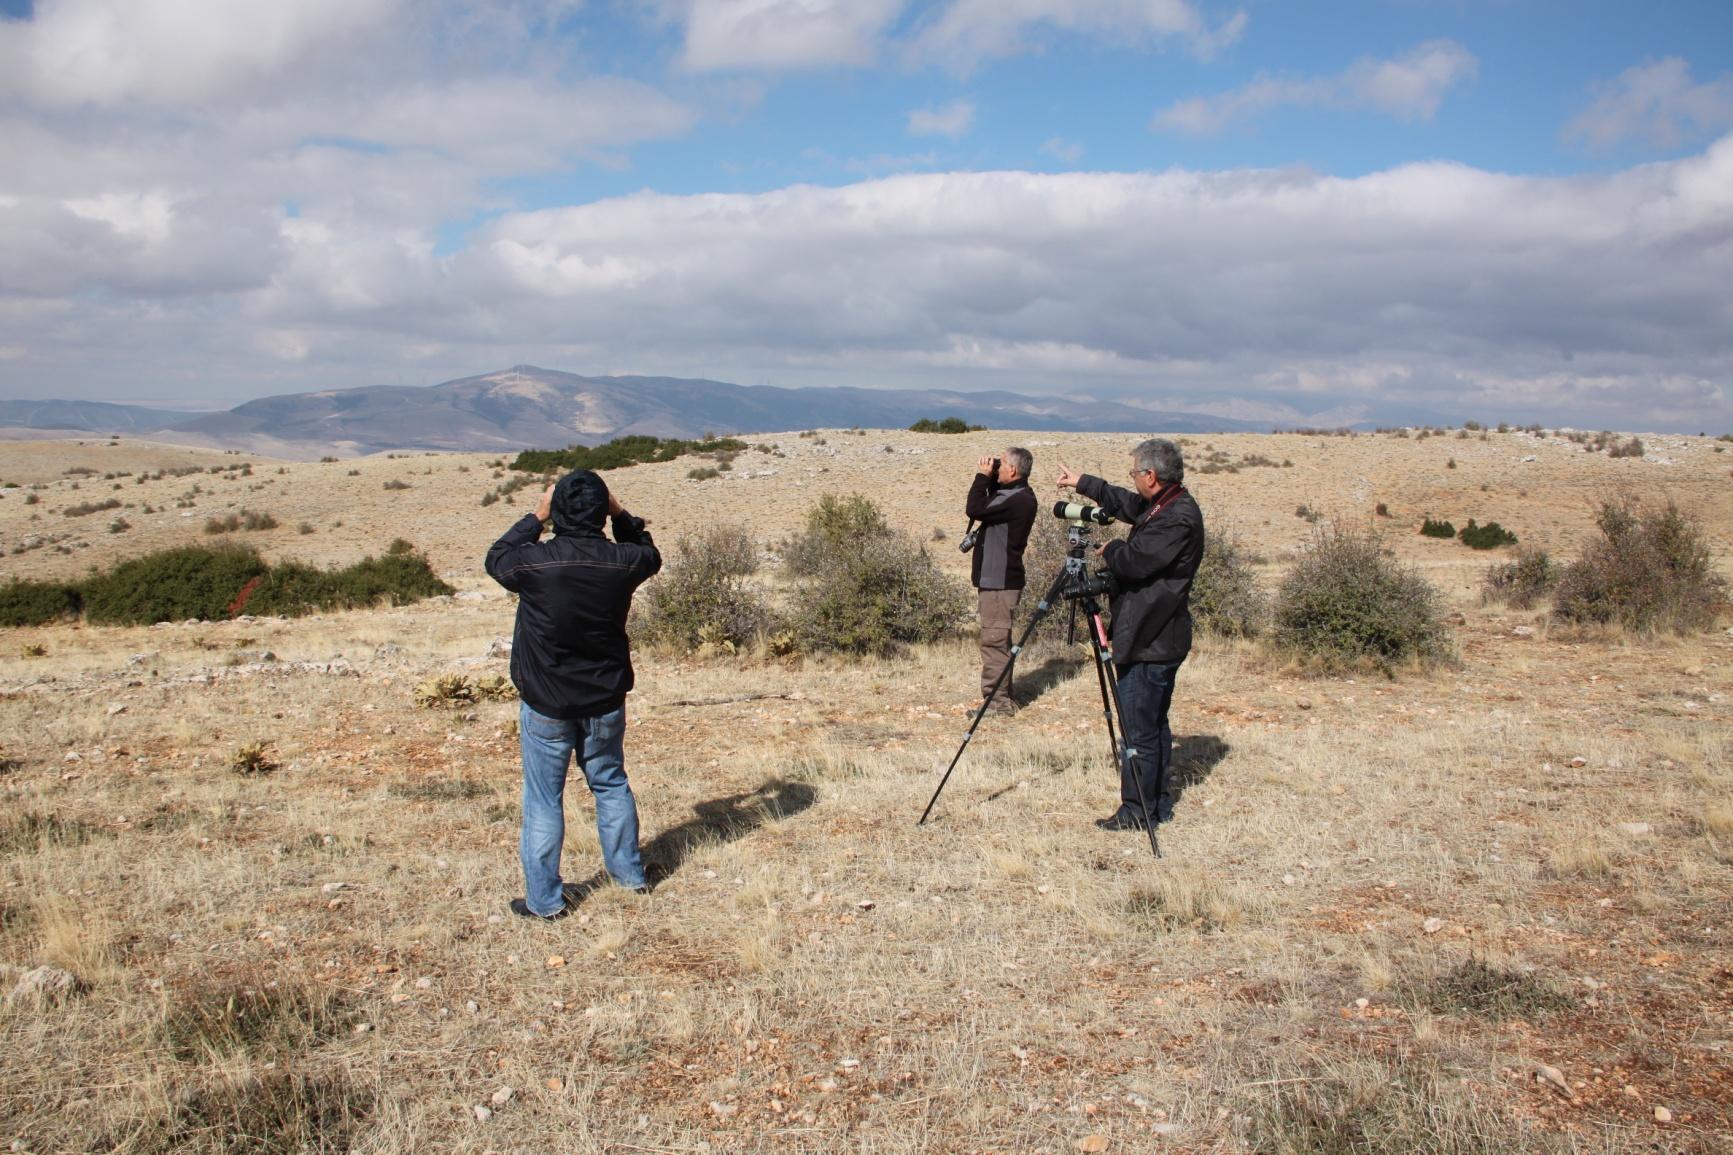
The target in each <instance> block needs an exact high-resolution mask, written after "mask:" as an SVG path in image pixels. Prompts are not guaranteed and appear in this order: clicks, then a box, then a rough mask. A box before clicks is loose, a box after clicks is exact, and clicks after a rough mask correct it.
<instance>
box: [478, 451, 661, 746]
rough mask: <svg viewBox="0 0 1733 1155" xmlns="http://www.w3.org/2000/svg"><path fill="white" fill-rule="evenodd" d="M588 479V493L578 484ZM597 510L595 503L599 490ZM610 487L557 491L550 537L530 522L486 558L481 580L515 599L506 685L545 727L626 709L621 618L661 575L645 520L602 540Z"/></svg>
mask: <svg viewBox="0 0 1733 1155" xmlns="http://www.w3.org/2000/svg"><path fill="white" fill-rule="evenodd" d="M578 474H588V477H589V478H591V479H594V482H593V484H592V483H590V482H588V481H585V480H582V479H580V480H579V481H577V482H576V483H575V484H572V485H568V484H567V483H568V482H570V481H572V479H573V478H575V477H577V476H578ZM598 488H599V492H600V503H599V504H598V503H597V489H598ZM607 496H608V491H607V487H606V486H603V485H601V482H600V479H599V478H596V477H595V475H594V474H590V473H588V471H587V470H579V471H576V472H575V473H573V474H568V475H567V476H566V477H565V478H562V479H561V481H560V483H559V486H558V487H556V488H555V490H554V509H553V515H554V516H553V522H554V536H553V537H552V538H550V539H549V540H547V541H540V540H538V539H539V538H540V537H541V532H542V524H541V522H540V521H539V520H537V518H536V516H535V514H533V513H531V514H527V515H525V516H524V518H523V519H522V520H520V521H519V522H518V523H517V524H516V525H514V526H512V527H511V528H510V529H509V530H507V531H506V533H505V536H504V537H501V538H500V539H499V540H498V541H496V542H494V543H493V548H491V549H489V550H488V551H487V572H488V574H489V575H490V576H491V577H492V578H493V580H494V581H497V582H498V583H499V584H500V585H502V586H504V587H505V588H506V589H508V590H512V591H514V592H515V593H517V595H518V607H517V624H516V626H515V627H514V629H513V631H512V647H511V680H512V684H513V685H515V686H517V688H518V693H520V694H522V695H523V700H524V701H525V702H526V703H528V704H529V707H530V709H532V710H534V711H535V712H536V713H538V714H545V715H547V716H548V717H550V718H560V719H565V720H570V719H575V718H593V717H596V716H597V715H599V714H606V713H608V712H609V711H611V710H613V709H615V708H616V707H618V706H620V705H621V704H622V703H623V702H625V700H626V693H627V691H629V690H630V689H631V688H632V654H631V646H630V642H629V641H628V639H627V637H626V614H627V613H628V612H629V611H630V610H631V608H632V591H634V590H636V589H637V588H638V586H640V585H641V584H643V582H644V581H645V580H646V579H648V578H649V577H650V576H651V575H653V574H655V573H656V571H657V570H659V569H661V568H662V555H661V554H660V553H658V552H657V551H656V543H655V542H653V541H651V540H650V534H649V532H648V531H646V530H645V528H644V521H643V519H642V518H637V517H633V516H632V515H631V514H628V513H621V514H618V515H616V516H615V517H614V519H613V529H614V540H613V541H609V540H608V539H607V538H606V537H604V536H603V535H602V522H603V520H604V519H605V517H606V514H607Z"/></svg>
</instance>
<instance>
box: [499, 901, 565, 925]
mask: <svg viewBox="0 0 1733 1155" xmlns="http://www.w3.org/2000/svg"><path fill="white" fill-rule="evenodd" d="M511 912H512V913H513V914H515V915H517V916H518V917H519V918H535V919H540V920H541V921H542V922H556V921H558V920H559V919H562V918H564V917H566V915H568V914H570V913H572V908H571V907H569V906H562V907H560V909H558V910H556V911H554V913H552V914H537V913H536V912H535V911H533V910H531V909H530V904H529V903H527V902H525V901H524V900H523V899H521V898H514V899H512V900H511Z"/></svg>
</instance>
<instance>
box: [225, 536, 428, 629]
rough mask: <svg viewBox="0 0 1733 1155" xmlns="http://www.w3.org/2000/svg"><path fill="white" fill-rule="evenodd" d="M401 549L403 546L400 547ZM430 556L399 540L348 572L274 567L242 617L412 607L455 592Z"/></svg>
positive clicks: (295, 565)
mask: <svg viewBox="0 0 1733 1155" xmlns="http://www.w3.org/2000/svg"><path fill="white" fill-rule="evenodd" d="M400 547H401V548H400ZM452 592H453V590H452V588H451V586H449V585H447V584H446V583H445V582H443V581H441V580H440V578H439V576H438V575H437V574H435V573H434V572H433V567H432V566H431V565H429V564H428V561H427V558H426V556H424V555H423V554H420V553H417V552H416V551H415V547H414V546H412V545H410V544H409V543H408V542H407V541H404V540H403V539H402V538H399V539H398V540H397V541H394V542H392V544H391V547H390V549H389V551H388V552H387V553H386V554H385V556H383V557H366V558H362V559H361V560H360V561H358V562H356V563H355V564H354V565H352V566H348V567H346V568H344V569H328V570H326V569H318V568H316V567H314V566H310V565H307V564H305V563H303V562H293V561H291V562H283V563H281V564H279V565H277V566H276V567H274V568H273V569H272V570H271V571H270V572H269V573H268V574H267V575H265V577H264V579H263V580H262V581H260V582H259V584H258V585H257V586H256V587H255V588H254V589H253V590H252V591H251V592H250V594H249V596H248V597H247V599H246V601H245V602H244V603H242V605H241V606H239V607H236V608H235V610H234V612H235V613H240V612H241V610H242V609H243V608H244V609H245V610H246V612H248V613H254V614H271V615H280V616H283V617H298V616H300V615H302V614H309V613H314V612H316V611H320V610H353V609H365V608H367V607H369V606H374V605H378V604H379V603H380V602H382V601H383V602H386V603H388V604H390V605H394V606H406V605H410V604H412V603H414V602H418V601H421V600H422V599H424V598H432V597H441V596H444V595H447V594H450V593H452Z"/></svg>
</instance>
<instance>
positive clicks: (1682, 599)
mask: <svg viewBox="0 0 1733 1155" xmlns="http://www.w3.org/2000/svg"><path fill="white" fill-rule="evenodd" d="M1595 525H1596V527H1597V528H1598V529H1599V530H1600V536H1599V537H1597V538H1594V539H1593V540H1591V541H1590V542H1589V543H1588V545H1586V546H1585V547H1584V548H1583V552H1582V556H1581V557H1580V558H1578V559H1577V560H1576V561H1575V562H1572V563H1571V564H1570V565H1569V566H1567V567H1566V568H1565V570H1564V572H1563V573H1562V574H1561V575H1560V576H1559V580H1558V589H1557V593H1556V596H1555V597H1554V599H1553V607H1554V612H1555V613H1557V614H1558V616H1559V617H1561V618H1563V619H1564V620H1566V621H1570V622H1583V623H1593V624H1611V625H1619V626H1623V627H1625V628H1626V629H1630V630H1635V631H1637V632H1639V633H1654V632H1662V631H1671V632H1674V633H1681V634H1684V633H1691V632H1694V631H1697V630H1702V629H1705V628H1707V627H1708V626H1710V625H1711V624H1713V622H1714V620H1715V617H1716V614H1717V613H1718V612H1719V608H1720V606H1721V604H1722V600H1723V599H1724V598H1725V596H1726V589H1727V584H1726V582H1725V580H1723V579H1722V577H1721V576H1720V575H1719V574H1717V573H1716V572H1715V569H1714V565H1713V562H1712V561H1711V558H1710V554H1709V544H1708V540H1707V538H1706V537H1705V535H1704V532H1703V526H1702V524H1701V522H1700V521H1698V519H1697V518H1695V517H1693V516H1691V515H1689V514H1687V513H1685V512H1684V511H1683V510H1681V509H1680V508H1679V507H1678V506H1677V505H1675V504H1673V503H1672V502H1668V503H1667V504H1666V505H1664V506H1642V505H1639V504H1636V503H1634V502H1625V503H1613V502H1607V503H1605V504H1604V505H1602V506H1601V510H1600V513H1599V514H1598V515H1596V517H1595Z"/></svg>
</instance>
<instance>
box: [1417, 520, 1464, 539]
mask: <svg viewBox="0 0 1733 1155" xmlns="http://www.w3.org/2000/svg"><path fill="white" fill-rule="evenodd" d="M1420 536H1421V537H1437V538H1443V539H1445V540H1449V539H1450V538H1453V537H1455V536H1456V527H1455V526H1454V525H1451V524H1450V523H1449V522H1448V521H1433V520H1432V515H1431V514H1427V515H1426V520H1425V521H1423V522H1421V523H1420Z"/></svg>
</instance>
